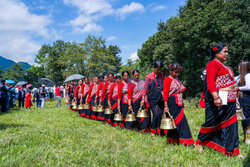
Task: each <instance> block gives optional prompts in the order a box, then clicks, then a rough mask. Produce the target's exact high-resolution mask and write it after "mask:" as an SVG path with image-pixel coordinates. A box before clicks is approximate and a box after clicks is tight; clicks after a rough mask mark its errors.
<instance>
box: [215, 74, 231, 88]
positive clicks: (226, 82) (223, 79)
mask: <svg viewBox="0 0 250 167" xmlns="http://www.w3.org/2000/svg"><path fill="white" fill-rule="evenodd" d="M215 83H216V88H217V89H220V88H225V87H228V86H231V85H233V84H235V80H234V78H232V77H231V76H230V75H229V74H226V75H222V76H218V77H216V81H215Z"/></svg>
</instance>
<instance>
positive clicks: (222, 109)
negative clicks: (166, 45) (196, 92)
mask: <svg viewBox="0 0 250 167" xmlns="http://www.w3.org/2000/svg"><path fill="white" fill-rule="evenodd" d="M211 53H212V54H211V61H210V62H209V63H208V64H207V67H206V71H207V76H206V84H205V85H206V89H205V92H204V95H205V105H206V110H205V123H204V124H203V125H202V126H201V129H200V132H199V135H198V140H197V141H196V143H195V141H194V140H193V138H192V134H191V132H190V128H189V124H188V121H187V119H186V117H185V113H184V104H183V92H184V91H185V89H186V88H185V86H184V85H183V84H182V82H181V81H180V80H179V79H178V76H179V75H180V73H181V70H182V66H181V65H180V64H178V63H173V64H171V65H169V70H170V75H169V76H168V77H165V76H164V74H163V73H162V67H163V63H162V61H160V60H157V61H156V62H155V63H154V66H153V72H152V73H150V74H148V75H147V76H146V79H145V81H143V80H141V79H140V72H139V71H138V70H133V71H132V77H133V80H130V79H129V78H130V73H129V72H128V71H123V72H122V77H120V76H119V75H116V76H115V77H114V75H113V74H112V73H109V74H108V75H106V76H104V77H103V78H102V77H97V76H96V77H94V78H93V83H90V81H89V78H88V77H85V78H84V83H83V81H82V80H79V81H78V85H76V84H75V83H74V81H72V82H71V84H68V85H67V86H66V91H67V98H69V101H70V102H71V104H72V103H73V102H76V103H77V105H78V106H80V105H86V104H88V105H87V106H89V107H87V108H81V109H78V110H77V111H78V112H79V114H80V116H81V117H85V118H89V119H94V120H98V121H102V122H103V123H105V124H110V125H112V126H120V127H124V128H126V129H127V130H131V129H138V131H139V132H151V135H152V137H155V136H156V134H161V135H164V134H166V136H167V142H168V143H173V144H184V145H193V146H194V147H195V148H198V149H199V150H200V151H202V146H207V147H210V148H213V149H215V150H217V151H218V152H221V153H223V154H226V155H229V156H237V155H238V156H241V155H240V152H239V137H238V122H237V116H236V96H237V90H238V89H241V88H239V87H235V84H236V81H235V79H234V73H233V71H232V70H231V69H230V68H229V67H227V66H226V65H224V64H223V63H224V62H225V61H226V59H227V58H228V47H227V45H224V44H217V45H215V46H214V47H213V48H212V51H211ZM248 65H249V63H248ZM249 72H250V71H249V69H248V72H247V73H249ZM248 75H249V74H248ZM245 76H246V74H245ZM241 78H242V77H241ZM245 85H249V78H248V79H247V80H245ZM241 86H244V85H241ZM221 92H222V93H221ZM223 92H224V94H223ZM248 94H249V93H248V92H247V93H244V96H245V102H246V99H247V100H249V95H248ZM248 104H249V103H248ZM98 105H101V106H102V107H103V108H104V109H107V108H110V109H112V111H113V113H112V114H105V112H97V111H96V106H98ZM70 108H71V110H73V109H72V105H71V107H70ZM142 108H143V109H145V110H147V111H150V112H152V114H150V116H149V117H147V118H137V120H136V121H128V120H126V116H127V114H129V113H131V112H133V113H134V115H135V116H136V115H137V113H138V111H139V110H140V109H142ZM245 110H247V111H245V112H246V113H247V114H246V116H247V122H246V123H245V124H247V125H249V105H248V107H245ZM118 113H121V114H122V115H123V118H124V119H123V121H117V120H116V119H114V116H115V114H118ZM151 115H152V118H151ZM166 115H168V116H170V115H171V116H172V117H173V119H174V123H175V125H176V127H177V128H176V129H174V130H162V129H161V128H160V125H161V120H162V118H163V117H165V116H166ZM244 130H246V128H244Z"/></svg>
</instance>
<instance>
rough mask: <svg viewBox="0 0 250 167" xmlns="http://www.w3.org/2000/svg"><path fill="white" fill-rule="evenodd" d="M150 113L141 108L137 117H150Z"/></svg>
mask: <svg viewBox="0 0 250 167" xmlns="http://www.w3.org/2000/svg"><path fill="white" fill-rule="evenodd" d="M149 116H150V115H149V112H148V111H147V110H145V109H141V108H140V109H139V111H138V113H137V116H136V117H137V118H148V117H149Z"/></svg>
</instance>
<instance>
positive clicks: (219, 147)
mask: <svg viewBox="0 0 250 167" xmlns="http://www.w3.org/2000/svg"><path fill="white" fill-rule="evenodd" d="M205 103H206V110H205V123H204V124H203V125H202V126H201V129H200V133H199V135H198V140H197V141H196V144H199V145H203V146H207V147H210V148H213V149H214V150H216V151H218V152H220V153H223V154H225V155H229V156H235V155H239V154H240V151H239V136H238V122H237V116H236V103H235V102H228V104H227V105H223V106H222V107H216V106H215V105H214V101H213V97H212V95H211V94H210V93H209V92H208V91H207V92H206V94H205Z"/></svg>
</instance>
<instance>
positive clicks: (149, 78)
mask: <svg viewBox="0 0 250 167" xmlns="http://www.w3.org/2000/svg"><path fill="white" fill-rule="evenodd" d="M157 78H159V80H162V81H163V80H164V79H165V76H164V75H163V73H160V75H158V76H157ZM151 82H157V81H156V77H155V73H154V72H151V73H150V74H148V75H147V76H146V79H145V82H144V91H143V96H145V95H146V94H148V91H149V90H148V87H149V84H150V83H151ZM160 82H161V81H160ZM157 84H158V83H157ZM159 84H161V83H159ZM159 84H158V85H159ZM161 86H162V85H161ZM161 89H162V88H161Z"/></svg>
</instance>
